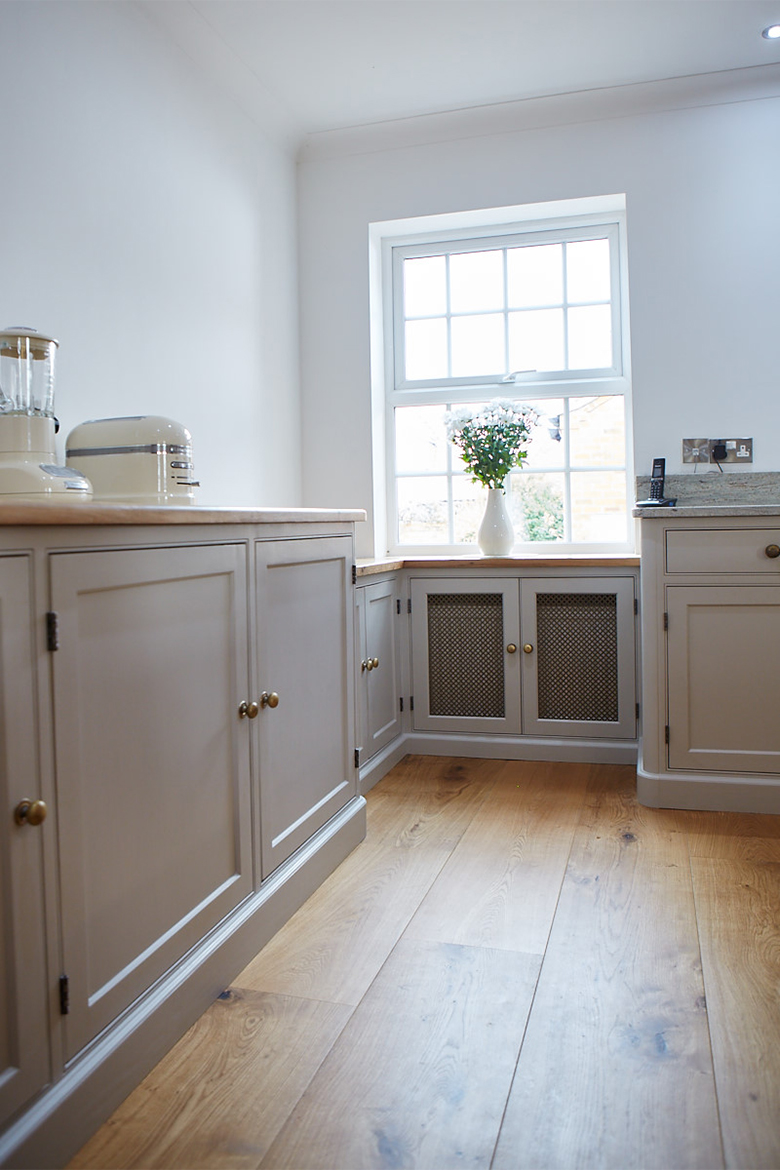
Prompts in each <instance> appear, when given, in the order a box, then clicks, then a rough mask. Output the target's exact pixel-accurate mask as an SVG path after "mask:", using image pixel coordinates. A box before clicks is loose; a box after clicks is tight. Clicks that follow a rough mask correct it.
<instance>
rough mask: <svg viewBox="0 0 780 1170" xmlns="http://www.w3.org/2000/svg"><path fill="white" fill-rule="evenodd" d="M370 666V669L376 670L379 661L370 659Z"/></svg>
mask: <svg viewBox="0 0 780 1170" xmlns="http://www.w3.org/2000/svg"><path fill="white" fill-rule="evenodd" d="M371 665H372V667H373V668H374V670H376V668H377V667H378V666H379V659H378V658H372V659H371Z"/></svg>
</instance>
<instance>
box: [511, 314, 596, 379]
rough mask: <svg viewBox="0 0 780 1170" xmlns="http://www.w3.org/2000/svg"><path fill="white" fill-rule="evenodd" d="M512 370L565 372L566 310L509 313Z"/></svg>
mask: <svg viewBox="0 0 780 1170" xmlns="http://www.w3.org/2000/svg"><path fill="white" fill-rule="evenodd" d="M580 311H582V310H580ZM509 369H510V370H562V369H564V361H563V309H538V310H534V309H529V310H528V311H527V312H525V313H510V314H509Z"/></svg>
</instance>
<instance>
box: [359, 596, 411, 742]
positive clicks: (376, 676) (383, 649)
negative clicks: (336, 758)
mask: <svg viewBox="0 0 780 1170" xmlns="http://www.w3.org/2000/svg"><path fill="white" fill-rule="evenodd" d="M360 592H361V593H362V594H363V595H364V605H365V635H364V637H365V642H364V645H363V647H362V649H361V653H362V655H363V661H367V660H368V659H370V660H371V662H372V664H373V662H375V661H376V662H378V664H379V665H378V666H376V667H374V666H373V665H372V668H371V670H368V669H366V670H365V671H364V672H363V675H362V682H363V686H364V689H365V699H366V711H365V717H366V722H365V725H364V736H363V740H362V747H363V749H364V750H363V756H362V759H363V762H365V761H366V760H368V759H370V758H371V756H373V755H374V754H375V753H376V752H378V751H379V750H380V749H381V748H383V747H385V746H386V745H387V744H388V743H390V741H391V740H393V739H395V737H396V736H397V735H400V733H401V718H400V708H399V703H398V697H399V684H398V663H397V654H396V638H395V622H396V618H397V615H396V604H395V603H396V587H395V582H393V581H378V582H376V583H374V584H373V585H366V586H364V587H363V588H362V589H361V590H360Z"/></svg>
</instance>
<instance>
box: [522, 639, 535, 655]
mask: <svg viewBox="0 0 780 1170" xmlns="http://www.w3.org/2000/svg"><path fill="white" fill-rule="evenodd" d="M533 652H534V648H533V646H532V645H531V643H530V642H526V644H525V646H523V654H533Z"/></svg>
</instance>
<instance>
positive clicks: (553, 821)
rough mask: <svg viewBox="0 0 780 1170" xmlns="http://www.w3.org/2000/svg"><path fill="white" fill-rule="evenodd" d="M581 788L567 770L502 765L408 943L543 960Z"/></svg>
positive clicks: (579, 807)
mask: <svg viewBox="0 0 780 1170" xmlns="http://www.w3.org/2000/svg"><path fill="white" fill-rule="evenodd" d="M585 788H586V778H585V777H584V776H583V775H581V774H580V773H579V772H576V773H573V772H572V770H571V768H570V767H568V766H567V765H561V764H550V763H533V764H527V765H526V766H525V768H524V769H523V770H522V772H521V771H519V770H518V768H517V767H516V766H512V765H509V766H505V767H504V769H503V770H502V772H501V773H500V774H499V776H498V777H497V781H496V784H495V785H494V787H493V789H492V791H491V793H490V799H489V800H486V801H484V803H483V804H482V806H481V807H480V809H479V810H478V811H477V813H476V814H475V816H474V819H473V820H472V822H471V824H470V825H469V827H468V828H467V829H466V831H465V833H464V834H463V836H462V837H461V839H460V841H459V843H458V844H457V846H456V847H455V849H454V850H453V852H452V854H451V856H450V858H449V860H448V861H447V864H446V865H445V866H444V868H443V869H442V871H441V873H440V874H439V876H438V877H437V879H436V881H435V882H434V884H433V886H432V887H431V889H430V891H429V892H428V894H426V896H425V898H424V899H423V901H422V903H421V905H420V908H419V910H418V911H417V913H416V914H415V916H414V918H413V919H412V921H411V923H410V924H409V926H408V927H407V929H406V932H405V937H406V938H415V939H428V940H430V941H432V942H452V943H462V944H464V945H471V946H488V947H499V948H502V949H506V950H515V951H526V952H528V953H531V954H543V953H544V948H545V946H546V945H547V937H548V935H549V933H550V927H551V925H552V920H553V916H554V914H555V907H556V904H557V901H558V894H559V891H560V888H561V882H562V881H563V875H564V873H565V871H566V864H567V861H568V858H569V849H570V848H571V842H572V838H573V836H574V831H575V829H576V827H577V823H578V820H579V817H580V815H581V811H582V801H583V797H584V794H585ZM529 891H533V895H532V896H530V897H529V896H528V895H529Z"/></svg>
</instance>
